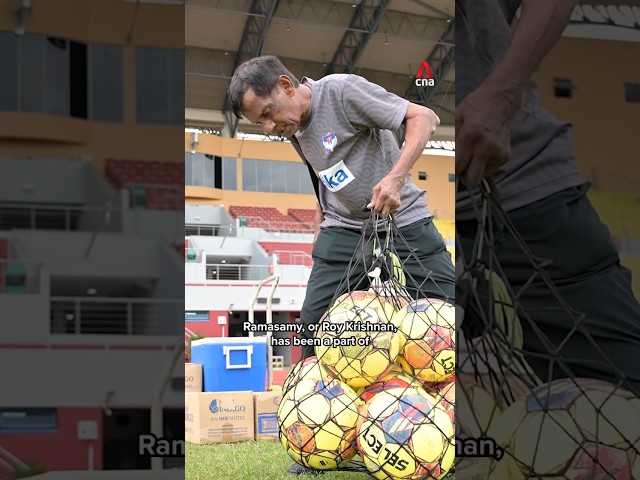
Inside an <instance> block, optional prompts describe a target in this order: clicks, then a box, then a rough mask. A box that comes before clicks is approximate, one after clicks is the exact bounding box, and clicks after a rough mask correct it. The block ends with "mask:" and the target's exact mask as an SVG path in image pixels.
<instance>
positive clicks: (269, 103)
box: [242, 75, 302, 137]
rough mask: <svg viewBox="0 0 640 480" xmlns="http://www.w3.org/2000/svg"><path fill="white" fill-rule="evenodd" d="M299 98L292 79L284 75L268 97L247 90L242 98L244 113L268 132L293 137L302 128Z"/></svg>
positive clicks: (248, 118)
mask: <svg viewBox="0 0 640 480" xmlns="http://www.w3.org/2000/svg"><path fill="white" fill-rule="evenodd" d="M298 98H299V96H296V92H295V88H294V87H293V84H292V83H291V80H289V78H288V77H286V76H284V75H282V76H281V77H280V81H279V82H278V85H277V86H276V88H275V90H273V92H271V94H270V95H269V96H267V97H258V96H256V94H255V93H254V91H253V89H249V90H247V92H246V93H245V94H244V97H243V99H242V114H243V116H244V117H245V118H246V119H247V120H249V121H250V122H251V123H255V124H257V125H260V126H262V129H263V130H264V131H265V132H266V133H269V134H277V135H282V136H284V137H292V136H293V135H294V134H295V133H296V132H297V131H298V129H299V128H300V117H301V115H302V114H301V111H300V105H299V104H298V102H297V101H296V100H297V99H298Z"/></svg>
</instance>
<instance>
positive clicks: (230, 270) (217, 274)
mask: <svg viewBox="0 0 640 480" xmlns="http://www.w3.org/2000/svg"><path fill="white" fill-rule="evenodd" d="M270 268H271V267H270V266H269V265H233V264H228V263H215V264H207V265H206V271H207V280H248V281H260V280H262V279H263V278H265V277H267V276H269V275H270V273H269V270H270Z"/></svg>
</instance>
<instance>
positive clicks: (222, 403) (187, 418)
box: [184, 392, 254, 444]
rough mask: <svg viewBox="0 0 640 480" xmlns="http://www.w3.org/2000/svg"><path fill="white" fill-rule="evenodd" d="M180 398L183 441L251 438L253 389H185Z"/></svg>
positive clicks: (252, 436) (196, 441) (222, 441)
mask: <svg viewBox="0 0 640 480" xmlns="http://www.w3.org/2000/svg"><path fill="white" fill-rule="evenodd" d="M184 397H185V402H184V403H185V406H184V408H185V411H184V438H185V440H186V441H187V442H191V443H198V444H204V443H227V442H239V441H242V440H253V438H254V414H253V392H197V393H196V392H186V393H185V394H184Z"/></svg>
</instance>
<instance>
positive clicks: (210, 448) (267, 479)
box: [185, 441, 373, 480]
mask: <svg viewBox="0 0 640 480" xmlns="http://www.w3.org/2000/svg"><path fill="white" fill-rule="evenodd" d="M185 455H186V467H185V480H292V479H294V478H296V477H293V476H291V475H287V469H288V468H289V467H290V466H291V465H292V464H293V460H291V458H289V455H287V452H285V450H284V448H282V445H280V443H279V442H276V441H259V442H238V443H221V444H211V445H194V444H192V443H188V442H187V443H186V451H185ZM297 478H309V479H311V478H318V479H321V480H370V479H372V478H373V477H371V476H370V475H368V474H366V473H357V472H325V473H324V474H323V475H322V476H320V477H313V476H310V475H304V476H300V477H297Z"/></svg>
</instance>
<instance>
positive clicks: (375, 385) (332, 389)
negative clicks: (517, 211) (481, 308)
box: [278, 214, 455, 479]
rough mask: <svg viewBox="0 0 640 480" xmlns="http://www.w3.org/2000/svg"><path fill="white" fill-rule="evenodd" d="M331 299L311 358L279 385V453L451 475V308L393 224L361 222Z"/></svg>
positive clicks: (350, 467) (415, 475) (332, 465)
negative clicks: (359, 233)
mask: <svg viewBox="0 0 640 480" xmlns="http://www.w3.org/2000/svg"><path fill="white" fill-rule="evenodd" d="M398 247H401V248H398ZM398 251H403V252H408V253H407V254H404V255H400V254H399V253H398ZM411 272H414V273H415V272H420V275H412V273H411ZM335 292H336V293H335V295H334V298H333V299H332V301H331V303H330V307H329V308H328V309H327V311H326V312H325V314H324V316H323V317H322V319H321V320H320V322H319V327H318V329H317V331H316V333H315V354H316V355H315V356H314V357H310V358H307V359H305V360H303V361H302V362H300V363H299V364H298V365H296V366H295V367H294V368H293V369H292V372H291V373H290V375H289V377H288V378H287V381H286V382H285V386H284V392H283V398H282V402H281V404H280V408H279V412H278V422H279V427H280V439H281V442H282V443H283V446H284V447H285V448H286V449H287V451H288V453H289V455H290V456H291V457H292V458H293V459H294V460H295V461H296V462H298V463H300V464H301V465H304V466H306V467H310V468H315V469H320V470H347V471H360V472H368V473H369V474H370V475H371V476H373V477H374V478H378V479H395V478H406V479H429V478H444V477H445V476H447V475H451V474H452V473H453V463H454V457H455V443H454V442H455V440H454V434H455V427H454V415H453V412H454V409H453V406H454V401H455V400H454V395H455V386H454V385H455V383H454V379H455V307H454V305H453V303H452V302H450V301H449V299H448V298H447V295H446V294H445V293H444V292H443V291H442V289H440V288H439V287H438V285H437V283H436V282H435V281H434V280H433V278H431V272H430V271H429V270H428V269H427V268H426V266H425V265H424V264H423V262H422V261H421V259H420V258H419V257H418V255H416V254H415V249H413V248H412V247H411V246H410V245H408V244H407V242H406V239H405V238H404V237H403V235H402V233H401V231H400V229H398V227H397V226H396V224H395V222H394V221H393V217H390V218H389V219H388V220H381V219H379V218H377V217H376V216H375V215H374V214H372V216H371V218H370V219H369V221H367V222H366V223H365V226H364V227H363V230H362V236H361V239H360V242H359V244H358V247H357V249H356V251H355V252H354V254H353V257H352V259H351V261H350V263H349V265H348V268H347V269H346V271H345V274H344V276H343V279H342V281H341V282H340V284H339V285H336V291H335Z"/></svg>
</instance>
